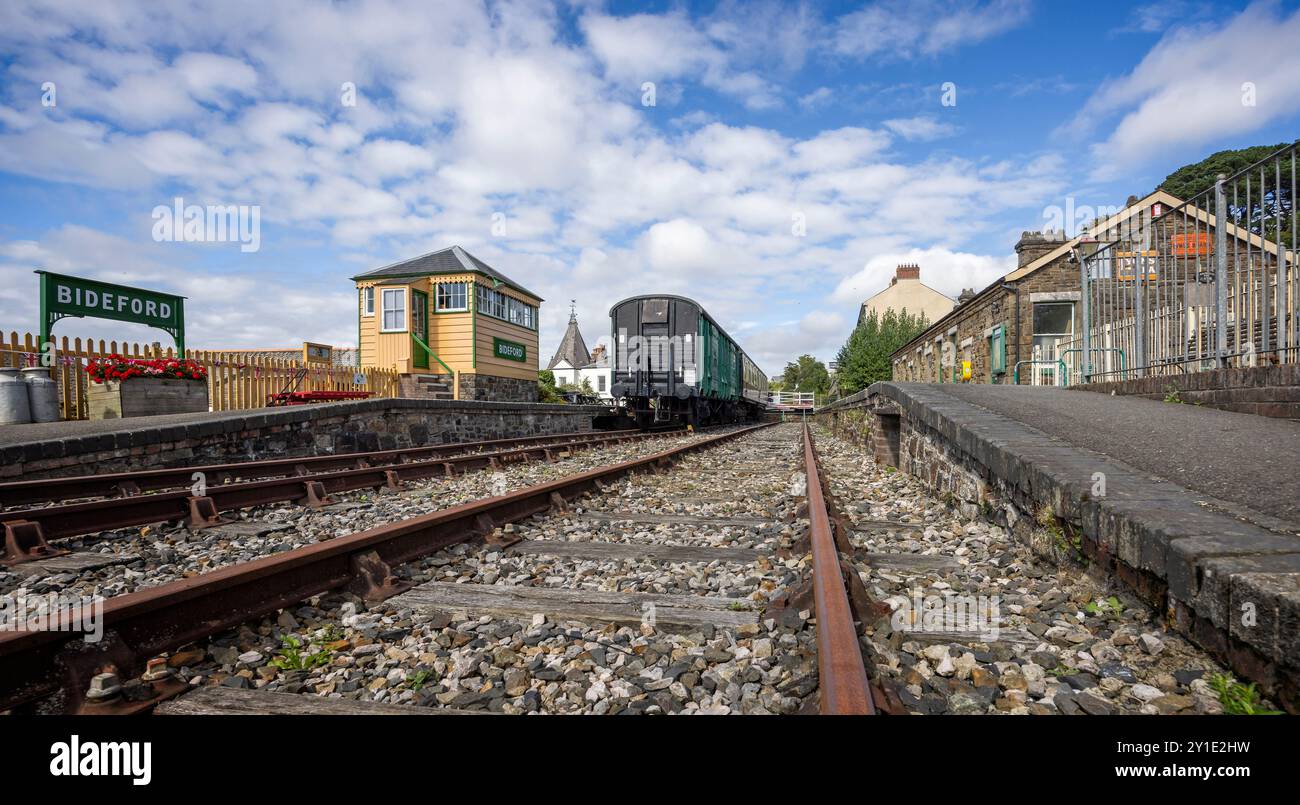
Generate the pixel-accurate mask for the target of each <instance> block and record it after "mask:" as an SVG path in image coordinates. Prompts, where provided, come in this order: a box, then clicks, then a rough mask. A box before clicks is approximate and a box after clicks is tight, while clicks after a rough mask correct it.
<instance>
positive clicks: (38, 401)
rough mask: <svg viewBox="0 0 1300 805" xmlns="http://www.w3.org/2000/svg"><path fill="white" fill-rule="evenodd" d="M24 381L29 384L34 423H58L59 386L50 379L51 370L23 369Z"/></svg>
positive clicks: (28, 390) (29, 367)
mask: <svg viewBox="0 0 1300 805" xmlns="http://www.w3.org/2000/svg"><path fill="white" fill-rule="evenodd" d="M23 380H25V381H26V382H27V402H28V404H29V405H30V407H31V414H32V421H33V422H58V421H59V419H61V417H60V416H59V386H58V384H56V383H55V382H54V380H53V379H52V378H51V377H50V370H49V369H48V368H47V367H44V366H28V367H26V368H25V369H23Z"/></svg>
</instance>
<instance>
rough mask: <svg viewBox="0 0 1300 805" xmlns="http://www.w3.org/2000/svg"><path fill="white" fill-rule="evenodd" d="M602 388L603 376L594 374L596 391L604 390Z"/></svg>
mask: <svg viewBox="0 0 1300 805" xmlns="http://www.w3.org/2000/svg"><path fill="white" fill-rule="evenodd" d="M604 390H605V376H604V375H596V391H604Z"/></svg>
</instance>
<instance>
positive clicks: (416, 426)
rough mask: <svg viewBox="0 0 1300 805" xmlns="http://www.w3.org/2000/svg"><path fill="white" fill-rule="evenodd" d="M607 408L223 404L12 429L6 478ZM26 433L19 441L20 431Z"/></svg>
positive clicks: (575, 423) (337, 444)
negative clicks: (214, 410) (219, 408)
mask: <svg viewBox="0 0 1300 805" xmlns="http://www.w3.org/2000/svg"><path fill="white" fill-rule="evenodd" d="M601 413H605V409H603V408H598V407H588V406H573V405H541V404H537V403H532V404H524V403H495V402H473V401H456V402H452V401H443V400H404V399H384V400H363V401H359V402H343V403H327V404H324V405H302V406H293V407H288V408H270V409H260V410H257V411H238V412H226V413H220V414H186V415H177V416H166V417H137V418H135V419H124V420H114V421H113V422H112V423H111V424H110V423H103V422H62V423H50V425H49V426H46V425H28V426H22V429H21V430H20V429H18V428H14V429H6V430H8V432H7V433H6V434H5V435H6V436H8V437H9V438H7V439H5V440H4V442H3V443H2V446H0V478H3V479H6V480H15V479H18V478H48V477H54V476H63V475H85V474H90V473H108V472H126V471H129V470H138V469H147V468H150V467H166V466H183V465H187V464H216V463H223V462H234V461H246V460H253V459H258V458H274V457H283V456H312V455H322V454H330V453H352V452H360V451H367V450H387V449H395V448H400V447H411V446H419V445H425V444H440V443H445V442H459V441H472V440H480V439H501V438H509V437H512V436H540V435H546V434H551V433H569V432H577V431H589V430H591V429H592V427H591V425H592V417H593V416H595V415H598V414H601ZM19 439H22V441H19Z"/></svg>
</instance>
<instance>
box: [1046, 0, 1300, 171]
mask: <svg viewBox="0 0 1300 805" xmlns="http://www.w3.org/2000/svg"><path fill="white" fill-rule="evenodd" d="M1265 31H1267V32H1268V35H1267V36H1264V35H1261V34H1262V32H1265ZM1297 41H1300V10H1297V11H1292V12H1291V13H1290V14H1287V13H1285V12H1282V11H1281V10H1280V9H1278V8H1277V7H1276V6H1275V5H1273V4H1269V3H1257V4H1255V5H1252V6H1250V7H1248V8H1247V9H1246V10H1244V11H1242V12H1241V13H1240V14H1237V15H1236V16H1235V17H1233V18H1231V19H1230V20H1228V21H1227V22H1226V23H1224V24H1223V25H1219V26H1213V25H1198V26H1194V27H1183V28H1178V29H1175V30H1173V31H1171V32H1170V33H1168V34H1166V35H1165V36H1164V38H1162V39H1161V40H1160V42H1159V43H1158V44H1157V45H1156V46H1155V47H1154V48H1152V50H1151V52H1149V53H1148V54H1147V55H1146V57H1145V58H1143V59H1142V61H1141V63H1139V64H1138V66H1137V67H1136V68H1134V69H1133V71H1132V72H1131V73H1129V74H1128V75H1126V76H1123V77H1121V78H1118V79H1115V80H1112V81H1108V82H1106V83H1105V84H1103V85H1102V86H1101V88H1099V89H1098V90H1097V91H1096V92H1095V93H1093V95H1092V97H1091V98H1089V100H1088V102H1087V103H1086V104H1085V105H1084V107H1083V108H1082V109H1081V110H1080V111H1079V112H1078V114H1077V115H1076V116H1075V117H1074V118H1073V119H1072V120H1071V121H1070V122H1069V123H1068V124H1067V125H1066V126H1064V127H1062V133H1063V134H1066V135H1071V136H1074V137H1086V136H1089V135H1091V134H1092V133H1093V132H1095V131H1096V130H1097V129H1099V128H1101V127H1102V126H1103V125H1106V124H1107V123H1108V122H1109V121H1112V120H1114V119H1115V118H1116V117H1119V122H1118V123H1116V124H1115V125H1114V127H1113V128H1112V129H1111V130H1110V133H1109V134H1108V135H1106V137H1105V139H1104V140H1102V141H1101V142H1099V143H1097V144H1095V145H1094V146H1093V149H1092V153H1093V157H1094V161H1095V163H1096V165H1097V169H1096V171H1095V173H1094V178H1097V179H1107V178H1115V177H1116V176H1119V175H1122V173H1123V172H1124V171H1125V170H1128V169H1130V168H1132V167H1133V166H1134V165H1137V164H1140V163H1141V162H1142V161H1144V160H1146V159H1149V158H1150V157H1152V156H1155V155H1157V154H1162V153H1168V152H1169V150H1170V149H1171V148H1173V149H1178V148H1192V147H1196V146H1200V145H1204V144H1206V143H1210V142H1214V141H1216V140H1217V139H1220V138H1223V137H1229V136H1233V135H1240V134H1245V133H1248V132H1251V131H1255V130H1257V129H1258V128H1260V127H1261V126H1264V125H1265V124H1267V123H1270V122H1272V121H1276V120H1278V119H1282V118H1286V117H1289V116H1291V115H1293V114H1294V113H1295V110H1296V108H1297V106H1300V49H1297V48H1296V46H1295V43H1296V42H1297ZM1247 82H1250V83H1251V84H1253V85H1254V87H1255V100H1256V105H1254V106H1248V105H1246V104H1244V103H1243V96H1244V94H1245V89H1244V87H1243V85H1244V84H1245V83H1247Z"/></svg>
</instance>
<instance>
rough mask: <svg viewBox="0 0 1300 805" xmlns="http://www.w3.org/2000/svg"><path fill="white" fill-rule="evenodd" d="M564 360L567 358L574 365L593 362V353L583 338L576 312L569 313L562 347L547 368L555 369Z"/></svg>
mask: <svg viewBox="0 0 1300 805" xmlns="http://www.w3.org/2000/svg"><path fill="white" fill-rule="evenodd" d="M562 360H567V361H568V362H569V365H570V366H573V367H586V366H588V365H589V364H590V363H591V353H590V352H588V351H587V342H586V341H583V340H582V331H580V330H579V329H578V315H577V314H576V313H569V327H568V329H566V330H565V331H564V338H561V339H560V348H559V349H557V350H555V357H554V358H551V362H550V363H549V364H547V365H546V368H547V369H554V368H555V365H556V364H557V363H559V362H560V361H562Z"/></svg>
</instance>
